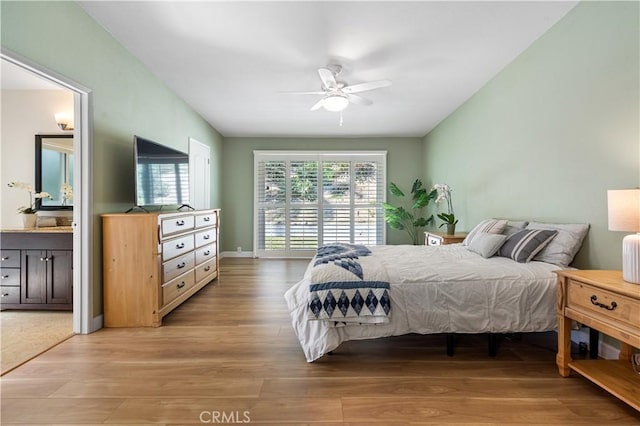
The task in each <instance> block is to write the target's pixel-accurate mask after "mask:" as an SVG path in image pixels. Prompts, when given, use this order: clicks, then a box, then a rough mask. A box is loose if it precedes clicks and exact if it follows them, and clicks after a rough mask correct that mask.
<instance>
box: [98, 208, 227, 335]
mask: <svg viewBox="0 0 640 426" xmlns="http://www.w3.org/2000/svg"><path fill="white" fill-rule="evenodd" d="M219 216H220V211H219V210H218V209H214V210H196V211H190V212H180V213H118V214H105V215H102V229H103V286H104V290H103V291H104V324H105V326H106V327H140V326H153V327H157V326H160V325H161V324H162V318H163V317H164V316H165V315H167V314H168V313H169V312H171V311H172V310H173V309H175V308H176V307H178V306H179V305H180V304H181V303H182V302H184V301H185V300H187V299H188V298H189V297H191V296H192V295H193V294H195V293H196V292H197V291H198V290H200V289H201V288H202V287H204V286H206V285H207V284H208V283H209V282H211V281H212V280H214V279H215V278H217V276H218V270H219V268H218V266H219V259H218V233H219V231H218V230H219V225H220V220H219Z"/></svg>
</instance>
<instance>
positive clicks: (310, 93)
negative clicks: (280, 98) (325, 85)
mask: <svg viewBox="0 0 640 426" xmlns="http://www.w3.org/2000/svg"><path fill="white" fill-rule="evenodd" d="M278 93H282V94H283V95H326V94H327V92H320V91H318V90H316V91H315V92H278Z"/></svg>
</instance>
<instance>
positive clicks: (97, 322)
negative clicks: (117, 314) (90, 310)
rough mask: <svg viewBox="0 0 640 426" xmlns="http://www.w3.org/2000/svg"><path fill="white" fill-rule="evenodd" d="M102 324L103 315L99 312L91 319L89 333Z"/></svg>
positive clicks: (96, 329) (98, 328) (99, 327)
mask: <svg viewBox="0 0 640 426" xmlns="http://www.w3.org/2000/svg"><path fill="white" fill-rule="evenodd" d="M103 326H104V315H102V314H100V315H98V316H97V317H94V318H93V320H92V321H91V330H89V333H93V332H94V331H98V330H100V329H101V328H102V327H103Z"/></svg>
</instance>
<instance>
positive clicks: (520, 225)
mask: <svg viewBox="0 0 640 426" xmlns="http://www.w3.org/2000/svg"><path fill="white" fill-rule="evenodd" d="M528 224H529V222H527V221H526V220H509V221H508V222H507V226H506V227H505V228H504V231H503V232H502V233H503V234H504V235H506V236H507V237H508V236H510V235H513V234H515V233H516V232H518V231H522V230H523V229H524V228H526V227H527V225H528Z"/></svg>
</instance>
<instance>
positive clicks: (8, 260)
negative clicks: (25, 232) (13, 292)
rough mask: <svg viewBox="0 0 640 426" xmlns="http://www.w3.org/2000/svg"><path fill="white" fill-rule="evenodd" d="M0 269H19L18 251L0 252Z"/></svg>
mask: <svg viewBox="0 0 640 426" xmlns="http://www.w3.org/2000/svg"><path fill="white" fill-rule="evenodd" d="M0 259H1V260H0V262H1V263H0V267H2V268H19V267H20V250H0Z"/></svg>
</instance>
